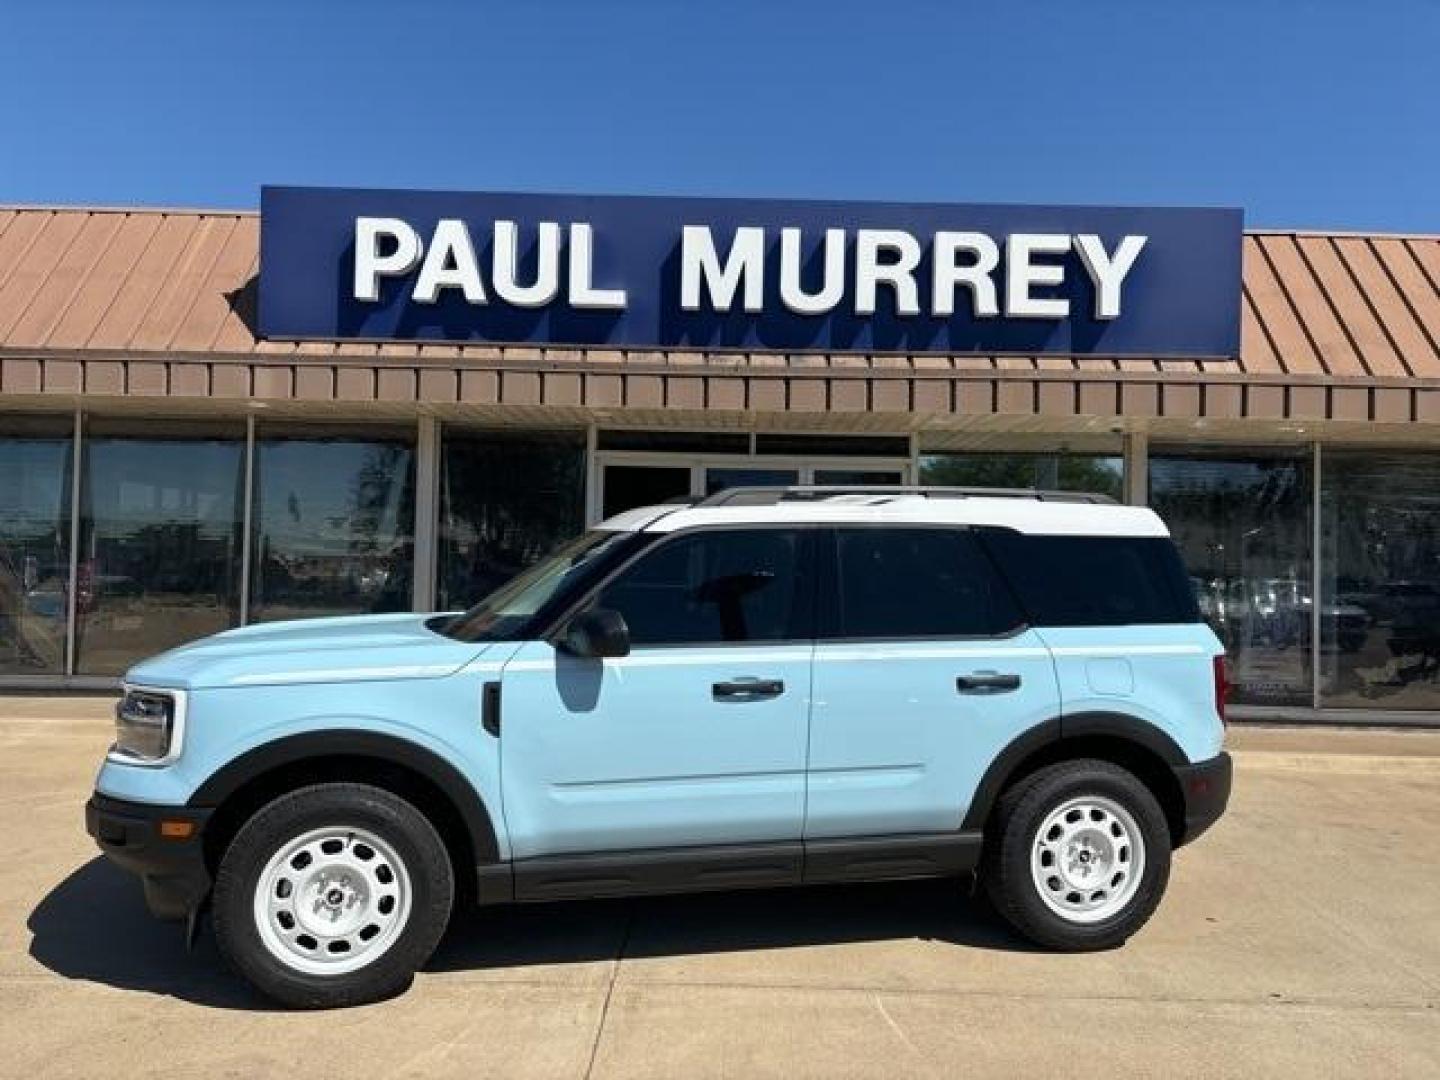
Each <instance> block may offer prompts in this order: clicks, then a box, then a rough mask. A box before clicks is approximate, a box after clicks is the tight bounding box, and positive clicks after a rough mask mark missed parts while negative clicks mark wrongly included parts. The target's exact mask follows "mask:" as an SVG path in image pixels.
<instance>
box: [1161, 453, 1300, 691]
mask: <svg viewBox="0 0 1440 1080" xmlns="http://www.w3.org/2000/svg"><path fill="white" fill-rule="evenodd" d="M1310 453H1311V452H1310V448H1309V447H1296V448H1294V449H1288V448H1287V449H1277V450H1274V451H1262V452H1255V453H1236V452H1234V451H1233V450H1223V451H1222V450H1217V451H1215V452H1214V453H1206V452H1192V451H1186V452H1183V453H1182V452H1175V453H1171V452H1168V451H1161V452H1156V453H1154V454H1152V455H1151V458H1150V505H1151V506H1152V507H1153V508H1154V509H1155V510H1156V511H1157V512H1158V513H1159V514H1160V516H1161V517H1162V518H1164V519H1165V523H1166V524H1167V525H1169V527H1170V531H1171V534H1172V535H1173V536H1174V538H1175V542H1176V543H1177V544H1178V545H1179V548H1180V554H1181V557H1182V558H1183V559H1184V562H1185V566H1186V568H1187V570H1188V571H1189V574H1190V581H1191V584H1192V585H1193V586H1194V587H1195V593H1196V599H1197V600H1198V601H1199V604H1200V612H1201V614H1202V615H1203V616H1204V618H1205V619H1206V621H1207V622H1209V623H1210V625H1211V626H1212V627H1213V628H1214V630H1215V633H1216V634H1218V635H1219V637H1220V640H1221V641H1223V642H1224V643H1225V651H1226V652H1227V653H1228V654H1229V676H1230V687H1231V689H1230V700H1231V701H1233V702H1235V703H1236V704H1240V705H1309V704H1310V703H1311V700H1312V695H1313V685H1312V679H1313V676H1312V669H1311V664H1312V650H1311V648H1310V642H1311V637H1312V634H1311V629H1312V617H1313V616H1312V608H1311V593H1312V591H1313V590H1312V584H1313V580H1314V579H1313V571H1312V563H1311V547H1312V531H1311V530H1312V522H1311V516H1310V514H1311V498H1312V481H1311V460H1310Z"/></svg>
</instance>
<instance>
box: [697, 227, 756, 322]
mask: <svg viewBox="0 0 1440 1080" xmlns="http://www.w3.org/2000/svg"><path fill="white" fill-rule="evenodd" d="M702 278H703V279H704V281H705V291H706V292H707V293H709V294H710V306H711V307H712V308H713V309H714V310H716V311H729V310H730V305H731V304H733V303H734V302H735V292H736V290H737V289H739V288H740V285H741V284H742V283H743V284H744V286H745V300H744V306H745V310H746V311H747V312H749V313H750V314H752V315H753V314H754V313H756V312H758V311H760V310H761V309H762V308H763V307H764V306H765V230H764V229H760V228H756V227H755V226H753V225H742V226H741V227H740V228H738V229H736V230H735V239H734V241H733V242H732V243H731V244H730V253H729V254H728V255H726V256H725V265H724V266H723V267H722V266H721V265H720V256H719V255H718V254H717V253H716V251H715V240H714V238H713V237H712V236H711V235H710V227H709V226H708V225H686V226H685V227H684V228H683V229H681V230H680V308H681V310H682V311H699V310H700V281H701V279H702Z"/></svg>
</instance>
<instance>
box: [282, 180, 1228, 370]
mask: <svg viewBox="0 0 1440 1080" xmlns="http://www.w3.org/2000/svg"><path fill="white" fill-rule="evenodd" d="M260 205H261V232H260V303H259V316H260V334H261V336H262V337H267V338H281V339H323V340H341V339H349V340H363V341H448V342H500V343H512V344H533V345H582V346H583V345H594V346H609V347H615V348H666V349H668V348H695V349H777V350H819V351H825V352H842V351H849V350H853V351H860V352H890V351H893V352H905V353H916V352H945V353H953V352H978V353H986V354H1007V353H1008V354H1019V355H1035V354H1038V353H1065V354H1075V355H1097V356H1147V357H1166V356H1179V357H1234V356H1237V355H1238V353H1239V347H1240V249H1241V214H1240V211H1238V210H1222V209H1174V208H1158V207H1155V208H1139V207H1129V208H1122V207H1053V206H1004V205H997V206H969V205H947V204H904V203H855V202H811V201H804V202H800V201H788V200H785V201H782V200H754V199H689V198H650V197H617V196H598V197H589V196H578V195H492V194H466V193H458V192H438V191H367V190H354V189H340V188H295V187H267V188H265V189H264V190H263V192H262V194H261V202H260Z"/></svg>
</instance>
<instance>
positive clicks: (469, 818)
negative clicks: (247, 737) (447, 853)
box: [186, 728, 500, 865]
mask: <svg viewBox="0 0 1440 1080" xmlns="http://www.w3.org/2000/svg"><path fill="white" fill-rule="evenodd" d="M333 757H347V758H366V759H369V760H371V761H376V762H381V763H384V764H390V765H398V766H400V767H402V768H404V769H407V770H409V771H410V772H413V773H416V774H418V775H419V776H421V777H423V778H424V779H425V780H427V781H429V782H430V783H431V784H433V785H434V786H435V787H436V788H437V789H438V790H439V791H440V792H441V794H443V795H444V796H445V798H446V799H448V800H449V801H450V803H451V805H452V807H453V808H454V810H455V812H456V813H457V814H459V816H460V819H461V821H462V822H463V823H464V825H465V830H466V832H467V833H468V834H469V837H470V844H471V849H472V850H473V851H474V853H475V861H476V862H477V863H478V864H480V865H485V864H487V863H496V862H499V861H500V843H499V839H498V837H497V836H496V833H495V826H494V823H493V822H492V821H491V819H490V811H489V810H488V809H486V807H485V802H484V800H483V799H481V797H480V793H479V792H478V791H476V790H475V786H474V785H473V784H471V783H470V781H468V780H467V779H466V778H465V777H464V776H463V775H462V774H461V772H460V770H458V769H457V768H455V766H454V765H452V764H450V762H448V761H446V760H445V759H444V758H442V757H441V756H440V755H439V754H436V753H435V752H434V751H432V750H429V749H427V748H426V747H423V746H420V745H419V744H417V743H413V742H410V741H409V740H407V739H403V738H400V737H398V736H395V735H386V734H382V733H380V732H377V731H364V730H358V729H354V728H336V729H326V730H324V731H307V732H302V733H300V734H296V735H287V736H285V737H283V738H279V739H275V740H274V741H272V742H267V743H263V744H262V745H260V746H257V747H255V748H254V749H251V750H247V751H246V752H245V753H243V754H241V755H240V756H239V757H237V758H234V759H233V760H231V761H230V762H228V763H226V764H225V765H223V766H221V767H220V768H219V769H218V770H216V771H215V772H214V773H212V774H211V775H210V777H209V778H208V779H206V780H205V782H204V783H202V784H201V785H200V786H199V787H198V788H196V789H195V792H194V793H193V794H192V795H191V796H190V799H189V801H188V802H187V804H186V805H188V806H191V807H195V808H197V809H198V808H206V809H214V808H217V807H219V806H221V805H222V804H223V803H224V802H225V800H226V799H228V798H229V797H230V796H231V795H233V794H235V792H237V791H239V790H240V789H241V788H243V787H245V785H247V784H249V783H251V782H252V781H254V780H257V779H259V778H260V777H262V776H264V775H266V774H267V773H270V772H273V771H275V770H276V769H280V768H285V767H287V766H291V765H296V764H300V763H302V762H305V761H309V760H318V759H321V758H333Z"/></svg>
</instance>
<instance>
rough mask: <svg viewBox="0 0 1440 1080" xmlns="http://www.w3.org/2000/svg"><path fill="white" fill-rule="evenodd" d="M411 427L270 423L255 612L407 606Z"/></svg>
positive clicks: (262, 466) (262, 469) (263, 435)
mask: <svg viewBox="0 0 1440 1080" xmlns="http://www.w3.org/2000/svg"><path fill="white" fill-rule="evenodd" d="M414 522H415V444H414V431H413V429H406V430H395V431H394V432H393V433H391V432H388V431H387V430H386V429H383V428H382V429H379V430H377V429H376V427H375V426H373V425H371V426H366V427H363V428H354V429H330V430H328V431H325V430H319V431H317V430H316V428H315V427H314V426H313V425H306V426H305V428H304V429H303V432H302V431H291V430H289V429H287V428H285V427H283V426H282V425H278V424H277V425H275V426H273V427H262V428H261V429H260V430H259V431H258V432H257V438H256V447H255V503H254V549H253V559H254V567H253V569H252V570H251V579H250V620H251V621H252V622H261V621H267V620H273V619H295V618H305V617H309V616H316V615H351V614H363V613H367V612H378V611H408V610H409V609H410V607H411V600H412V581H413V575H414V563H415V535H414V532H415V530H414Z"/></svg>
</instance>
